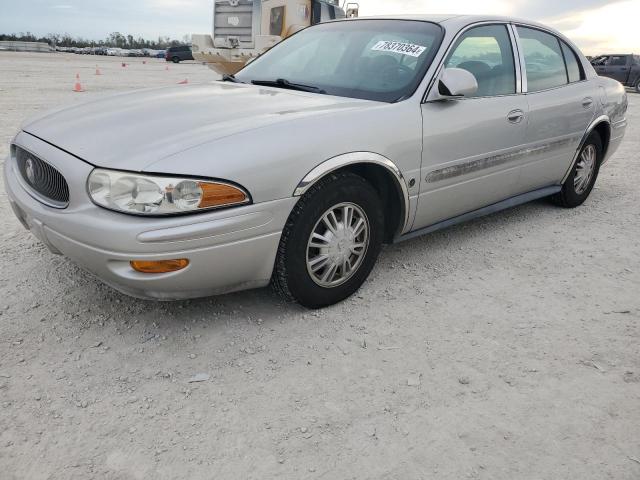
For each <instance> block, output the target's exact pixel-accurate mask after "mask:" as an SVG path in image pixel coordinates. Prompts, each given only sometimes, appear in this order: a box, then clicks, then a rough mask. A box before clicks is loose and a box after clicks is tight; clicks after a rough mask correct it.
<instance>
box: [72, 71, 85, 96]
mask: <svg viewBox="0 0 640 480" xmlns="http://www.w3.org/2000/svg"><path fill="white" fill-rule="evenodd" d="M73 91H74V92H84V88H82V84H81V83H80V74H79V73H76V84H75V85H74V86H73Z"/></svg>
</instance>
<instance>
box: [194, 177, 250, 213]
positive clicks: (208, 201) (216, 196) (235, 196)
mask: <svg viewBox="0 0 640 480" xmlns="http://www.w3.org/2000/svg"><path fill="white" fill-rule="evenodd" d="M198 186H199V187H200V188H201V189H202V198H201V199H200V203H199V204H198V208H209V207H221V206H224V205H233V204H236V203H244V202H246V201H247V194H246V193H245V192H243V191H242V190H240V189H239V188H236V187H234V186H233V185H227V184H225V183H208V182H198Z"/></svg>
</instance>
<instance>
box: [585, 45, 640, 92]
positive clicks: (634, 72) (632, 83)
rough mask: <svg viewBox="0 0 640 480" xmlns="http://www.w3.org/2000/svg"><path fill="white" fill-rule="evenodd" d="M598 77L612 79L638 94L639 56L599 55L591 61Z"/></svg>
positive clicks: (639, 83)
mask: <svg viewBox="0 0 640 480" xmlns="http://www.w3.org/2000/svg"><path fill="white" fill-rule="evenodd" d="M591 65H593V68H595V70H596V72H597V73H598V75H602V76H603V77H609V78H613V79H615V80H618V81H619V82H620V83H621V84H623V85H625V86H627V87H633V88H634V89H635V90H636V92H637V93H640V55H634V54H622V55H599V56H597V57H594V58H593V59H592V60H591Z"/></svg>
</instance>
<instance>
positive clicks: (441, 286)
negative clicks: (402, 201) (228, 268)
mask: <svg viewBox="0 0 640 480" xmlns="http://www.w3.org/2000/svg"><path fill="white" fill-rule="evenodd" d="M120 62H121V60H120V59H113V58H106V57H93V56H78V55H68V54H60V55H46V54H15V53H8V52H5V53H0V112H2V114H1V115H0V158H3V159H4V158H5V156H6V155H7V151H8V148H7V147H8V142H9V140H10V138H11V137H12V136H13V134H14V133H15V131H16V130H17V129H18V128H19V126H20V123H21V122H22V120H23V119H25V118H26V117H29V116H30V115H32V114H34V113H36V112H38V111H41V110H43V109H46V108H49V107H53V106H55V105H58V104H64V103H71V102H80V101H82V100H86V99H89V98H93V97H94V96H96V95H105V94H108V93H110V92H113V91H116V90H124V89H133V88H139V87H147V86H159V85H171V84H175V83H177V82H178V81H180V80H183V79H185V78H188V79H189V81H190V82H196V81H209V80H213V79H214V78H215V76H214V75H213V73H211V72H210V71H209V70H207V69H206V68H205V67H203V66H201V65H198V64H195V63H192V64H181V65H178V66H174V65H171V66H170V70H169V71H166V70H165V63H164V62H163V61H160V60H152V61H149V62H148V63H147V64H146V65H143V64H142V60H141V59H131V60H130V65H129V66H127V67H124V68H123V67H121V65H120ZM96 63H97V64H98V65H99V67H100V69H101V72H102V74H103V75H101V76H96V75H94V73H95V68H96ZM76 73H80V76H81V81H82V83H83V86H84V87H85V88H86V89H87V92H86V93H73V92H72V91H71V88H72V86H73V83H74V80H75V74H76ZM629 97H630V103H631V105H630V112H629V120H630V129H629V130H628V133H627V139H626V141H625V143H624V144H623V146H622V147H621V149H620V150H619V152H618V153H617V154H616V156H615V157H614V158H613V159H612V160H611V162H610V164H609V165H608V166H607V167H606V168H605V169H604V170H603V171H602V172H601V176H600V178H599V180H598V183H597V185H596V189H595V190H594V191H593V193H592V195H591V197H590V198H589V200H588V201H587V202H586V204H585V205H584V206H582V207H580V208H578V209H575V210H563V209H560V208H556V207H553V206H550V205H549V204H548V203H546V202H545V201H539V202H535V203H532V204H529V205H525V206H522V207H519V208H515V209H512V210H509V211H506V212H503V213H500V214H495V215H492V216H490V217H487V218H484V219H481V220H477V221H474V222H471V223H468V224H465V225H462V226H459V227H455V228H451V229H449V230H446V231H443V232H441V233H438V234H433V235H429V236H426V237H423V238H418V239H416V240H413V241H409V242H407V243H403V244H399V245H394V246H390V247H387V248H386V249H385V250H384V251H383V253H382V255H381V258H380V260H379V263H378V266H377V267H376V268H375V270H374V272H373V274H372V277H371V278H370V280H369V281H368V282H367V283H366V284H365V286H364V287H363V288H362V290H361V291H360V292H359V294H358V295H357V296H355V297H354V298H352V299H350V300H348V301H346V302H344V303H342V304H340V305H336V306H334V307H331V308H327V309H324V310H321V311H317V312H309V311H305V310H303V309H302V308H300V307H297V306H295V305H288V304H283V303H282V302H281V301H280V300H279V299H278V297H276V296H274V295H273V294H271V293H270V291H268V290H266V289H265V290H259V291H250V292H242V293H237V294H232V295H227V296H222V297H217V298H208V299H203V300H197V301H185V302H175V303H155V302H147V301H140V300H135V299H132V298H129V297H126V296H124V295H121V294H119V293H117V292H115V291H113V290H111V289H110V288H108V287H106V286H104V285H102V284H101V283H99V282H98V281H96V280H94V279H93V278H92V277H90V276H89V275H87V274H85V273H83V272H82V271H81V270H80V269H79V268H77V267H76V266H74V265H73V264H72V263H70V262H69V261H67V260H66V259H64V258H62V257H57V256H54V255H52V254H50V253H49V252H48V251H47V250H46V249H45V248H44V247H43V246H42V245H40V244H39V243H38V241H37V240H36V239H35V238H34V237H33V236H32V235H31V234H29V233H28V232H27V231H25V230H24V229H23V228H22V226H21V225H20V224H19V223H18V221H17V220H16V219H15V218H14V217H13V214H12V212H11V210H10V208H9V205H8V203H7V200H6V195H5V193H4V189H3V187H2V186H0V239H1V240H0V242H1V243H0V245H1V246H2V256H1V257H0V341H1V343H0V472H2V473H1V474H0V477H2V478H3V479H14V478H20V479H22V478H28V479H41V478H42V479H45V478H46V479H49V478H51V479H76V478H77V479H89V478H109V479H147V478H152V479H173V478H185V479H205V478H206V479H213V478H215V479H261V480H263V479H270V478H286V479H307V478H308V479H320V478H322V479H331V480H333V479H398V480H409V479H416V480H418V479H427V478H434V479H456V480H457V479H464V478H471V479H492V480H497V479H505V480H512V479H518V480H521V479H561V478H563V479H564V478H566V479H581V480H586V479H594V480H595V479H598V480H601V479H605V478H611V479H638V478H640V189H639V188H638V185H640V164H639V162H638V151H639V150H640V95H637V94H633V93H630V94H629ZM167 121H170V119H168V120H167ZM198 374H206V375H208V379H207V380H205V381H202V382H193V383H190V382H189V380H190V379H192V377H194V376H196V375H198Z"/></svg>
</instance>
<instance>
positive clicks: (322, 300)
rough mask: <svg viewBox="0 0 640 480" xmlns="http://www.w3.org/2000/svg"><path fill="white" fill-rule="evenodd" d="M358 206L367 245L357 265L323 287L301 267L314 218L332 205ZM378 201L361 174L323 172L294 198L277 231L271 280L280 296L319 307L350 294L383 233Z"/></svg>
mask: <svg viewBox="0 0 640 480" xmlns="http://www.w3.org/2000/svg"><path fill="white" fill-rule="evenodd" d="M343 203H349V204H354V205H356V206H358V207H359V208H360V209H361V210H362V211H363V212H364V213H365V215H366V218H367V220H368V222H369V244H368V247H367V248H366V251H365V253H364V256H363V257H362V260H361V262H360V264H359V266H358V267H356V268H355V269H354V271H353V273H351V276H350V277H348V279H346V280H345V281H344V283H341V284H339V285H337V286H331V287H323V286H320V285H319V284H317V283H316V281H314V280H313V278H312V277H311V275H310V273H309V272H308V270H307V243H308V241H309V238H310V236H311V233H312V231H313V230H314V228H315V227H316V224H317V222H318V221H319V220H320V218H321V217H322V216H323V215H324V214H325V212H327V211H328V210H329V209H331V208H332V207H334V206H337V205H340V204H343ZM383 211H384V209H383V205H382V202H381V201H380V197H379V196H378V193H377V191H376V190H375V189H374V188H373V186H372V185H371V184H370V183H369V182H367V181H366V180H365V179H364V178H362V177H360V176H358V175H355V174H353V173H349V172H342V173H335V174H333V173H332V174H329V175H327V176H326V177H325V178H323V179H321V180H320V181H318V182H317V183H316V184H315V185H313V186H312V187H311V188H310V189H309V190H308V191H307V192H306V193H305V194H304V195H303V196H302V197H301V198H300V200H299V201H298V203H297V204H296V206H295V207H294V208H293V211H292V212H291V214H290V215H289V218H288V219H287V223H286V225H285V227H284V229H283V231H282V237H281V239H280V245H279V247H278V253H277V257H276V262H275V267H274V271H273V275H272V277H271V285H272V287H273V288H274V290H275V291H276V292H278V293H279V294H280V295H281V296H283V297H284V298H285V299H286V300H289V301H290V300H295V301H297V302H298V303H300V304H301V305H303V306H305V307H307V308H321V307H325V306H328V305H332V304H334V303H337V302H340V301H342V300H344V299H345V298H347V297H349V296H350V295H352V294H353V293H354V292H355V291H356V290H358V289H359V288H360V286H361V285H362V284H363V283H364V281H365V280H366V279H367V277H368V276H369V273H370V272H371V270H372V268H373V266H374V264H375V262H376V259H377V258H378V254H379V253H380V248H381V246H382V239H383V236H384V213H383Z"/></svg>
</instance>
